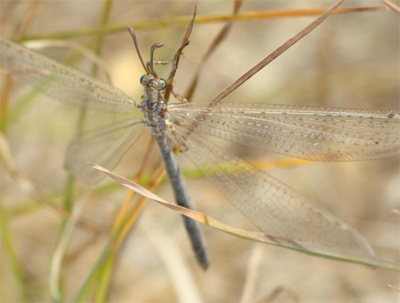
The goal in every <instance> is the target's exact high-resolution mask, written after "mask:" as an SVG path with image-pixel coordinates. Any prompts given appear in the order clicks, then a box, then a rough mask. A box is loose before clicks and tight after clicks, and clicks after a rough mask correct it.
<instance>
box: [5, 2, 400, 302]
mask: <svg viewBox="0 0 400 303" xmlns="http://www.w3.org/2000/svg"><path fill="white" fill-rule="evenodd" d="M195 3H197V4H198V16H199V17H200V16H206V15H217V14H229V13H231V12H232V7H233V1H222V0H221V1H189V0H188V1H113V3H112V8H111V15H110V17H109V24H110V25H124V26H126V25H128V24H132V25H134V24H135V23H137V22H139V21H143V20H160V19H169V18H175V17H179V16H190V15H191V14H192V11H193V8H194V5H195ZM333 3H334V1H299V0H297V1H244V4H243V6H242V8H241V12H247V11H261V10H272V9H300V8H321V7H328V6H330V5H333ZM344 6H383V3H382V1H345V4H344ZM0 9H1V20H0V22H1V36H2V37H7V38H16V37H18V33H19V30H20V28H21V25H22V24H23V23H24V20H26V18H27V16H28V15H29V14H30V12H31V11H32V1H16V0H12V1H1V2H0ZM103 10H104V1H99V0H97V1H80V2H78V1H39V2H38V7H37V9H36V12H35V13H34V16H33V17H32V23H31V25H30V27H29V30H28V32H27V34H26V38H28V39H29V37H35V36H41V35H45V34H50V33H62V32H73V31H76V33H80V32H81V31H83V30H84V29H86V28H96V27H98V26H99V24H100V22H101V18H102V14H103ZM315 18H316V17H315V16H314V17H291V18H280V19H270V20H257V21H254V20H253V21H242V22H237V23H235V24H234V25H233V28H232V30H231V32H230V34H229V36H228V37H227V39H226V41H224V42H223V43H222V44H221V46H220V47H219V48H218V50H217V51H216V52H215V53H214V54H213V56H212V57H211V59H210V60H209V61H208V62H207V64H206V65H205V67H204V69H203V72H202V74H201V80H200V82H199V85H198V88H197V90H196V93H195V95H194V99H193V101H194V102H207V101H209V100H211V99H212V98H213V97H214V96H216V95H217V94H218V93H219V92H220V91H222V90H223V89H224V88H226V87H227V86H228V85H229V84H231V83H232V82H233V81H235V80H236V79H237V78H239V77H240V76H241V75H242V74H243V73H245V72H246V71H247V70H248V69H250V68H251V67H252V66H254V65H255V64H256V63H258V62H259V61H260V60H262V59H263V58H264V57H265V56H266V55H268V54H269V53H270V52H272V51H273V50H275V48H277V47H278V46H279V45H281V44H282V43H283V42H285V41H286V40H287V39H289V38H290V37H292V36H293V35H295V34H296V33H297V32H299V31H300V30H301V29H303V28H304V27H305V26H307V25H308V24H309V23H311V22H312V21H313V20H314V19H315ZM223 26H224V23H223V22H212V23H209V24H202V23H201V24H200V23H199V24H196V23H195V25H194V29H193V33H192V36H191V39H190V42H191V43H190V45H189V46H188V47H187V48H186V49H185V51H184V57H183V58H182V60H181V62H180V68H179V70H178V72H177V75H176V78H175V85H176V86H175V91H176V92H177V93H180V94H182V95H183V94H184V93H185V92H186V89H187V87H188V85H189V83H190V81H191V80H192V78H193V76H194V72H195V70H196V68H197V66H198V65H199V64H200V62H201V60H202V58H203V55H204V53H205V52H206V51H207V49H208V46H209V45H210V43H211V41H212V40H213V38H214V37H215V36H216V35H217V34H218V32H219V30H220V29H221V28H222V27H223ZM184 30H185V26H179V25H172V26H162V27H157V28H143V29H142V28H137V36H138V40H139V44H140V48H141V50H142V54H143V56H144V57H145V60H146V58H148V50H149V48H150V46H151V45H152V44H153V43H155V42H163V43H164V44H165V46H164V47H163V48H162V49H160V50H158V51H157V52H156V57H157V59H160V60H167V59H170V58H172V57H173V55H174V54H175V52H176V50H177V48H178V47H179V45H180V42H181V40H182V36H183V34H184ZM60 37H61V35H60ZM94 39H95V36H93V35H86V36H81V37H76V38H72V40H73V41H76V42H79V43H80V44H82V45H84V46H86V47H91V46H93V41H94ZM66 41H68V40H66ZM44 43H47V42H44ZM66 44H68V43H66ZM43 52H45V53H47V54H48V55H50V56H52V57H55V58H59V59H64V58H66V57H67V56H68V55H69V54H70V52H71V50H70V49H68V48H59V47H57V48H55V47H49V48H46V49H43ZM399 54H400V52H399V18H398V16H397V15H396V14H394V13H393V12H392V11H389V10H382V11H379V12H360V13H351V14H343V15H335V16H331V17H329V18H328V19H327V20H326V21H325V22H324V23H323V24H322V25H321V26H320V27H319V28H317V29H316V30H315V31H314V32H312V33H311V34H310V35H309V36H307V37H306V38H304V39H303V40H302V41H300V42H299V43H298V44H297V45H295V46H294V47H292V48H291V49H290V50H289V51H287V52H286V53H284V54H283V55H281V56H280V57H279V58H278V59H276V60H275V61H274V62H273V63H271V64H270V65H268V66H267V67H266V68H265V69H264V70H262V71H260V72H259V73H258V74H257V75H255V76H254V77H253V78H252V79H250V80H249V81H248V82H246V83H245V84H244V85H243V86H242V87H240V88H239V89H238V90H237V91H235V92H234V93H232V94H231V95H229V96H228V97H227V98H226V99H225V100H224V101H225V102H240V103H271V104H301V105H311V106H330V107H345V108H365V109H382V110H398V109H399V80H400V79H399V56H400V55H399ZM101 58H102V59H103V60H104V62H105V63H106V64H107V66H108V71H109V72H110V74H111V78H112V83H113V84H114V85H115V86H117V87H118V88H120V89H122V90H124V91H125V92H127V93H128V94H129V95H131V96H133V97H134V98H136V99H140V96H141V94H142V92H141V86H140V84H139V78H140V76H141V75H142V74H143V73H144V72H143V70H142V67H141V65H140V63H139V61H138V58H137V55H136V54H135V50H134V46H133V43H132V40H131V37H130V36H129V35H128V33H127V32H126V31H124V30H123V31H118V32H115V33H111V34H107V35H105V37H104V42H103V51H102V54H101ZM78 66H79V68H81V69H83V70H86V71H88V72H90V67H91V62H90V61H88V60H82V61H79V64H78ZM158 70H159V74H160V75H163V74H164V75H165V74H166V73H167V71H168V69H166V68H164V67H160V68H159V69H158ZM103 76H104V74H103V73H100V77H103ZM2 78H3V79H2V93H3V92H4V79H5V76H2ZM2 110H4V109H2ZM8 110H9V118H8V123H7V138H8V141H9V144H10V149H11V154H12V157H13V159H14V161H15V163H16V166H17V169H18V170H19V172H20V173H21V174H23V175H24V176H25V177H26V178H28V179H29V180H30V182H31V183H32V184H33V185H34V186H35V187H37V188H38V189H40V190H41V191H42V192H43V193H44V194H46V196H47V197H49V198H50V199H51V201H52V202H54V203H56V204H60V205H61V203H62V201H63V199H64V195H65V187H66V182H67V173H66V172H65V170H64V169H63V162H64V152H65V149H66V147H67V146H68V143H69V142H70V141H71V140H72V139H73V138H74V136H75V134H76V127H77V126H76V125H77V123H78V117H79V109H78V108H75V107H72V106H66V105H63V104H60V103H57V102H54V101H53V100H50V99H48V98H46V97H44V96H43V95H40V94H33V93H32V88H31V87H29V86H27V85H24V84H22V83H19V82H16V81H13V83H12V90H11V92H10V99H9V109H8ZM133 115H136V116H139V115H140V113H139V112H138V113H135V114H133ZM123 118H126V117H123ZM118 119H120V117H117V116H116V115H114V114H107V113H101V112H90V113H89V112H88V114H87V117H86V123H85V129H86V130H90V129H93V128H96V127H99V126H101V125H107V124H109V123H111V122H112V121H115V120H118ZM149 140H150V137H149V134H144V135H143V136H142V137H141V138H140V139H139V142H137V143H136V145H135V147H134V148H133V149H132V150H131V151H129V152H128V154H127V155H126V156H125V157H124V159H123V161H122V163H121V164H120V165H119V166H118V168H117V169H116V170H115V171H116V172H117V173H119V174H121V175H122V176H124V177H132V176H134V175H135V173H136V171H137V169H138V167H139V166H140V163H141V161H142V160H143V157H144V155H145V153H146V147H147V144H148V142H149ZM219 143H220V146H222V147H224V148H227V149H229V150H230V151H234V152H235V154H237V155H239V156H241V157H243V158H245V159H246V160H249V161H255V162H257V163H264V164H265V163H267V164H269V163H275V162H276V161H278V162H277V163H280V162H279V161H283V160H285V157H282V156H277V155H275V154H267V153H265V152H262V151H256V150H254V149H248V148H245V147H242V146H238V145H235V144H230V143H226V142H219ZM157 160H158V155H157V151H155V152H154V153H152V156H151V161H150V164H149V165H148V166H147V170H146V173H147V174H148V175H149V176H151V175H152V169H155V167H156V164H157ZM179 161H180V163H181V164H182V169H183V171H184V172H187V173H191V172H193V171H195V168H194V167H193V166H192V165H191V164H190V163H189V162H188V161H187V159H185V157H184V155H181V156H179ZM277 166H278V167H275V168H273V169H269V170H268V173H269V174H271V175H272V176H274V177H276V178H278V179H279V180H281V181H282V182H284V183H286V184H287V185H289V186H290V187H292V188H293V189H295V190H296V191H298V192H299V193H300V194H302V195H303V196H305V197H307V198H308V199H310V200H311V201H314V202H315V203H317V204H319V205H321V206H323V207H324V208H326V209H328V210H329V211H331V212H332V213H333V214H335V215H336V216H338V217H339V218H341V219H343V220H344V221H345V222H347V223H348V224H350V225H351V226H353V227H355V228H356V229H357V230H358V231H359V232H360V233H361V234H362V235H364V236H365V237H366V238H367V239H368V240H369V241H370V243H371V245H372V246H373V248H374V249H375V251H376V254H377V256H378V257H380V258H382V259H387V260H391V261H396V262H400V256H399V248H400V243H399V239H400V231H399V218H400V216H399V215H396V214H394V213H392V212H391V210H392V209H399V208H400V207H399V196H400V192H399V182H400V180H399V177H400V174H399V159H398V157H391V158H386V159H380V160H374V161H367V162H353V163H321V162H315V163H309V164H303V165H293V167H279V165H277ZM0 173H1V186H0V191H1V202H2V205H3V210H4V212H5V213H6V215H7V218H8V220H7V222H8V227H9V231H8V232H7V234H8V235H9V236H10V237H11V238H12V242H13V245H14V247H15V252H16V256H17V258H18V262H19V264H20V267H21V270H22V272H23V275H24V276H25V277H26V285H27V289H28V290H29V292H30V295H31V300H32V302H33V301H34V302H49V301H51V297H50V294H49V273H50V259H51V257H52V254H53V252H54V249H55V247H56V245H57V242H58V239H59V236H60V230H61V217H60V216H58V215H57V214H55V213H54V212H52V211H50V210H49V209H48V208H46V207H44V206H42V205H41V204H38V203H37V202H35V201H34V200H33V199H32V198H31V197H30V196H28V195H26V194H25V193H24V191H23V190H22V189H21V188H20V186H19V184H17V183H15V182H14V181H13V180H12V179H11V178H10V176H9V175H8V173H7V171H5V169H4V167H2V168H1V172H0ZM192 175H193V174H192ZM187 183H188V186H189V190H190V193H191V195H192V197H193V200H194V201H195V203H196V205H197V208H198V210H199V211H201V212H204V213H206V214H208V215H210V216H212V217H214V218H217V219H219V220H221V221H222V222H224V223H227V224H231V225H233V226H235V227H239V228H244V229H250V230H255V228H254V227H253V226H252V225H251V224H250V223H249V222H248V221H247V220H246V219H245V218H244V217H243V216H242V215H241V214H240V213H239V212H238V211H237V210H236V209H235V208H233V207H232V206H231V205H230V204H229V202H228V201H226V200H225V199H224V198H223V197H222V195H221V194H220V193H219V192H217V190H216V189H215V188H214V187H212V186H210V184H209V183H208V182H207V180H204V179H203V178H201V177H188V180H187ZM82 188H83V186H82V185H80V184H77V187H76V191H75V195H74V197H76V199H78V198H79V196H80V193H81V192H82V191H83V189H82ZM156 193H157V194H158V195H160V196H161V197H163V198H164V199H166V200H167V201H173V197H172V192H171V189H170V187H169V185H168V183H167V182H163V183H162V184H161V185H160V186H159V187H158V188H157V190H156ZM125 195H126V190H125V189H124V188H123V187H122V186H119V185H117V184H116V183H115V182H112V181H110V180H106V181H104V182H103V183H101V184H100V185H99V186H97V187H96V188H95V189H94V191H93V192H92V194H91V196H90V198H89V201H88V202H87V204H86V206H85V209H84V212H83V218H84V219H85V220H86V221H88V222H91V223H92V224H93V225H95V226H96V227H97V229H98V230H99V231H100V235H99V236H97V237H95V238H94V237H93V235H92V234H91V233H89V232H87V231H86V230H85V229H81V228H77V229H76V230H75V231H74V233H73V235H72V239H71V241H70V244H69V249H68V251H67V255H66V259H65V261H64V263H63V267H62V272H61V274H62V278H63V282H62V288H63V289H64V293H65V298H64V300H65V301H71V300H73V298H74V297H75V295H76V294H77V292H78V290H79V289H80V288H81V287H82V284H83V283H84V281H85V279H86V278H87V276H88V275H89V273H90V271H91V270H92V269H93V267H94V266H95V263H96V261H97V260H98V258H99V256H100V254H101V251H102V249H103V247H104V245H105V243H106V242H107V240H108V235H109V231H110V228H111V226H112V224H113V222H114V220H115V217H116V214H117V212H118V209H119V207H120V206H121V204H122V202H123V199H124V196H125ZM203 229H204V232H205V235H206V239H207V243H208V249H209V254H210V256H211V266H210V268H209V269H208V270H207V271H206V272H204V271H202V270H201V269H200V268H199V267H198V265H197V264H196V263H195V259H194V257H193V255H192V252H191V249H190V246H189V242H188V240H187V236H186V234H185V232H184V229H183V225H182V222H181V219H180V218H179V215H177V214H175V213H173V212H171V211H168V210H167V209H164V208H162V207H160V206H159V205H156V204H155V203H151V202H150V203H148V204H147V205H146V206H145V208H144V210H143V211H142V213H141V215H140V218H139V220H138V222H137V224H136V225H135V226H134V228H133V230H132V231H131V232H130V234H129V237H128V238H127V240H126V241H125V243H124V245H123V246H122V249H121V251H120V252H119V256H118V258H117V262H116V264H115V268H114V270H113V275H112V278H111V285H110V293H109V298H108V299H109V301H111V302H178V301H180V302H200V301H204V302H216V301H218V302H238V301H240V300H241V299H242V302H268V301H270V302H296V300H300V301H301V302H398V301H399V300H400V297H399V293H398V292H396V291H395V290H393V289H391V288H390V287H389V286H388V284H391V285H393V286H395V287H400V281H399V275H398V274H397V273H395V272H391V271H389V270H383V269H374V268H369V267H366V266H361V265H356V264H347V263H342V262H337V261H332V260H325V259H321V258H316V257H310V256H307V255H303V254H300V253H297V252H293V251H289V250H285V249H283V248H278V247H272V246H267V245H262V244H257V243H253V242H251V241H246V240H243V239H239V238H235V237H233V236H230V235H227V234H224V233H221V232H219V231H216V230H213V229H210V228H207V227H204V228H203ZM3 231H4V227H3ZM1 249H2V250H1V258H0V262H1V295H0V299H1V300H2V301H3V302H19V301H21V292H20V285H19V284H18V282H16V279H15V278H14V276H13V274H12V273H13V268H12V262H10V259H9V257H8V254H7V252H6V250H5V244H4V241H3V243H2V246H1ZM277 287H278V289H280V290H281V291H280V292H279V294H277V295H276V296H275V297H273V294H274V291H275V292H276V290H277ZM272 297H273V298H272ZM187 298H190V300H188V299H187Z"/></svg>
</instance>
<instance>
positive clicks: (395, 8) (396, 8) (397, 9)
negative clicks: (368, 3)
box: [382, 0, 400, 15]
mask: <svg viewBox="0 0 400 303" xmlns="http://www.w3.org/2000/svg"><path fill="white" fill-rule="evenodd" d="M382 1H383V3H385V4H386V5H387V6H388V7H389V8H390V9H391V10H392V11H394V12H395V13H397V14H398V15H400V7H399V6H398V5H397V4H396V3H394V2H393V1H391V0H382Z"/></svg>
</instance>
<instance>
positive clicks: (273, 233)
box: [169, 127, 373, 255]
mask: <svg viewBox="0 0 400 303" xmlns="http://www.w3.org/2000/svg"><path fill="white" fill-rule="evenodd" d="M169 135H170V136H171V137H172V138H173V140H174V141H175V143H177V144H181V145H184V146H185V148H183V150H184V151H183V153H184V154H185V155H186V156H187V157H188V158H189V159H190V160H192V162H193V163H194V164H195V165H196V166H197V167H198V168H199V169H200V170H201V171H202V172H203V173H204V175H205V176H206V177H207V178H208V179H209V180H210V181H211V182H212V183H213V184H214V185H215V186H216V187H217V188H218V189H219V190H220V191H221V192H222V193H223V194H224V195H225V197H226V199H227V200H228V201H229V202H230V203H232V204H233V205H234V206H235V207H236V208H237V209H238V210H239V211H240V212H242V213H243V214H244V215H245V216H246V217H247V218H248V219H249V220H250V221H251V222H252V223H253V224H254V225H255V226H256V227H258V228H259V229H260V230H261V231H262V232H264V233H265V234H266V235H267V236H269V237H273V238H275V239H276V240H278V241H279V239H281V240H282V241H290V242H292V243H294V244H296V245H297V246H299V248H303V249H309V248H312V247H318V248H325V249H329V250H331V251H337V252H347V253H355V254H358V255H373V250H372V248H371V247H370V245H369V244H368V242H367V241H366V240H365V239H364V238H363V237H362V236H361V235H359V234H358V233H357V232H356V231H355V230H354V229H352V228H351V227H350V226H348V225H346V224H345V223H343V222H342V221H341V220H339V219H338V218H336V217H334V216H333V215H331V214H329V213H328V212H326V211H325V210H322V209H321V208H320V207H318V206H316V205H314V204H312V203H310V202H309V201H307V200H306V199H305V198H303V197H302V196H300V195H299V194H297V193H296V192H294V191H293V190H292V189H291V188H289V187H288V186H286V185H284V184H283V183H281V182H279V181H278V180H276V179H274V178H273V177H271V176H269V175H268V174H266V173H265V172H262V171H260V170H258V169H257V168H255V167H253V166H252V165H251V164H249V163H247V162H245V161H243V160H240V159H239V158H236V157H234V156H232V155H229V154H228V153H227V152H226V151H224V150H221V149H220V148H218V147H217V146H215V145H213V144H211V143H210V142H207V141H205V140H204V139H202V138H201V137H199V136H197V135H196V134H192V135H191V136H190V138H188V139H187V138H186V139H185V137H184V136H185V131H184V130H182V129H180V128H179V127H174V130H172V131H170V134H169Z"/></svg>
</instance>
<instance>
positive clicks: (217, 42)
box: [185, 0, 243, 101]
mask: <svg viewBox="0 0 400 303" xmlns="http://www.w3.org/2000/svg"><path fill="white" fill-rule="evenodd" d="M242 3H243V1H242V0H235V2H234V3H233V13H232V16H233V17H234V16H236V15H237V14H238V12H239V10H240V7H241V6H242ZM232 25H233V23H232V21H229V22H228V23H227V24H225V26H224V27H223V28H222V29H221V30H220V32H219V33H218V35H217V36H216V37H215V38H214V40H213V41H212V42H211V45H210V46H209V48H208V50H207V52H206V53H205V54H204V56H203V59H202V60H201V61H200V65H199V66H198V67H197V70H196V73H195V76H194V78H193V80H192V82H191V83H190V85H189V88H188V90H187V93H186V94H185V98H186V99H187V100H189V101H192V99H193V94H194V92H195V90H196V87H197V83H198V81H199V77H200V73H201V71H202V69H203V66H204V65H205V63H206V62H207V61H208V59H209V58H210V57H211V55H212V54H213V53H214V52H215V50H216V49H217V48H218V46H219V45H220V44H221V43H222V41H224V40H225V39H226V37H227V35H228V34H229V32H230V30H231V28H232Z"/></svg>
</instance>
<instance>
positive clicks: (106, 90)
mask: <svg viewBox="0 0 400 303" xmlns="http://www.w3.org/2000/svg"><path fill="white" fill-rule="evenodd" d="M0 66H1V68H2V69H5V70H6V71H7V72H10V73H11V74H12V75H14V76H15V77H17V78H19V79H21V80H22V81H24V82H26V83H28V84H31V85H33V86H34V87H36V88H37V89H38V90H40V91H41V92H43V93H44V94H45V95H47V96H48V97H50V98H52V99H55V100H58V101H60V102H63V103H67V104H73V105H77V106H81V107H86V108H91V109H96V110H104V111H111V112H117V113H127V112H129V111H131V110H133V109H134V108H135V107H136V105H135V104H136V103H137V101H135V100H134V99H133V98H131V97H129V96H128V95H127V94H125V93H124V92H123V91H121V90H119V89H117V88H116V87H114V86H112V85H111V84H109V83H107V82H104V81H101V80H98V79H95V78H93V77H91V76H89V75H87V74H86V73H84V72H82V71H80V70H78V69H76V68H74V67H71V66H68V65H66V64H63V63H61V62H58V61H56V60H53V59H51V58H49V57H46V56H44V55H42V54H40V53H38V52H35V51H33V50H30V49H28V48H26V47H24V46H22V45H19V44H16V43H14V42H11V41H9V40H6V39H4V38H0Z"/></svg>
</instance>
